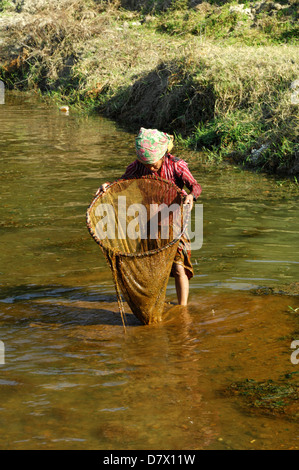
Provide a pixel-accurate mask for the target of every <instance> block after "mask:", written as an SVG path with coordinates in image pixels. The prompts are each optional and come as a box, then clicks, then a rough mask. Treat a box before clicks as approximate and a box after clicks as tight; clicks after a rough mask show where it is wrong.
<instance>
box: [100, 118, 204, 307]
mask: <svg viewBox="0 0 299 470" xmlns="http://www.w3.org/2000/svg"><path fill="white" fill-rule="evenodd" d="M135 146H136V154H137V159H136V160H135V161H134V162H133V163H131V164H130V165H129V166H128V167H127V169H126V171H125V173H124V174H123V175H122V177H121V179H126V178H132V177H135V178H139V177H141V176H144V175H152V174H156V175H158V176H159V177H160V178H163V179H165V180H168V181H171V182H172V183H174V184H175V185H176V186H178V187H179V188H180V189H181V190H182V191H183V194H185V200H184V204H189V205H190V206H191V207H190V210H191V209H192V207H193V202H194V201H195V200H196V199H197V198H198V196H199V195H200V193H201V186H200V185H199V184H198V183H197V181H196V179H195V178H194V177H193V175H192V174H191V172H190V170H189V168H188V165H187V163H186V162H185V161H184V160H181V159H179V158H177V157H174V156H173V155H171V154H170V151H171V149H172V147H173V136H171V135H169V134H166V133H165V132H160V131H158V130H157V129H145V128H143V127H141V129H140V131H139V134H138V136H137V138H136V142H135ZM108 186H109V183H104V184H102V186H101V187H100V188H99V189H98V191H97V194H98V193H99V192H105V191H106V189H107V187H108ZM184 186H186V187H187V188H188V189H189V191H190V193H189V194H187V193H186V191H185V190H184V189H183V188H184ZM171 275H172V276H173V277H174V278H175V286H176V292H177V297H178V303H179V305H187V302H188V296H189V279H191V277H192V276H193V267H192V263H191V251H190V241H189V240H188V239H187V238H186V237H185V236H183V237H182V238H181V240H180V243H179V247H178V250H177V253H176V256H175V259H174V263H173V266H172V271H171Z"/></svg>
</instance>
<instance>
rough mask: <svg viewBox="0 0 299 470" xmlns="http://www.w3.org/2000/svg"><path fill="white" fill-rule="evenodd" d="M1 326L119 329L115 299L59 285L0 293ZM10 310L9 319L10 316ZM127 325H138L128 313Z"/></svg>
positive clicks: (20, 286) (21, 286)
mask: <svg viewBox="0 0 299 470" xmlns="http://www.w3.org/2000/svg"><path fill="white" fill-rule="evenodd" d="M0 310H1V318H2V323H3V321H4V322H5V321H6V320H8V319H10V321H12V322H15V323H20V322H21V323H22V324H28V323H30V322H31V321H32V319H36V318H38V319H39V321H40V322H44V323H45V324H47V323H53V322H56V323H60V324H61V326H69V325H77V326H78V325H82V326H84V325H123V322H122V319H121V316H120V313H119V309H118V304H117V298H116V295H112V294H103V293H97V292H93V291H88V290H84V289H83V288H81V287H80V288H75V287H67V286H62V285H51V286H41V285H19V286H12V287H11V286H10V287H2V288H1V289H0ZM12 310H13V312H14V313H13V316H11V315H10V312H11V311H12ZM126 321H127V324H128V325H130V326H134V325H140V322H139V321H138V320H137V318H136V317H134V316H133V315H132V314H131V313H129V314H127V315H126Z"/></svg>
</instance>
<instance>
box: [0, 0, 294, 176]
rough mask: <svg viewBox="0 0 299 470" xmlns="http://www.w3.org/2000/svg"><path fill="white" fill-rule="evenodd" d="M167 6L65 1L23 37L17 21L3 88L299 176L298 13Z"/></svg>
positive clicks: (2, 64)
mask: <svg viewBox="0 0 299 470" xmlns="http://www.w3.org/2000/svg"><path fill="white" fill-rule="evenodd" d="M162 3H163V2H162ZM162 3H161V2H160V3H159V2H154V4H152V6H151V5H150V2H146V3H143V5H142V8H143V9H141V10H140V11H128V10H124V9H120V8H118V7H117V4H113V3H111V2H110V3H109V5H108V6H107V3H106V4H104V3H99V2H97V3H96V2H92V1H91V0H89V1H88V2H87V1H84V0H79V1H76V2H75V1H69V2H68V3H67V5H66V4H65V5H66V6H64V7H61V5H59V3H57V2H56V3H53V4H46V5H44V8H43V9H42V10H40V11H37V12H36V13H34V14H32V15H31V16H30V17H28V16H27V17H26V21H25V24H24V25H23V26H22V28H20V27H19V26H18V23H17V21H15V19H18V18H19V16H17V17H13V21H11V22H9V15H7V18H8V20H7V21H8V23H7V26H6V27H4V29H3V31H2V37H3V38H4V40H5V47H3V48H2V51H1V60H0V78H1V79H2V80H3V81H4V82H5V84H6V86H7V87H8V88H9V87H11V88H13V87H16V88H21V89H34V90H36V91H39V92H41V93H42V94H44V95H46V96H48V97H49V96H52V97H53V98H55V100H56V101H57V102H59V103H65V104H68V105H69V106H71V107H73V108H74V107H75V108H76V109H81V110H82V112H84V113H94V112H100V113H103V114H105V115H107V116H109V117H111V118H113V119H119V120H121V121H122V123H125V124H126V125H127V126H128V127H129V128H130V129H133V130H137V129H138V128H139V126H140V125H143V126H148V127H157V128H161V129H163V130H165V131H167V132H170V133H172V134H175V135H176V136H177V139H178V141H179V143H180V144H183V145H186V146H188V147H190V148H192V149H196V150H200V151H204V152H206V154H207V155H208V159H209V160H211V161H219V160H223V159H230V160H231V159H233V160H234V161H236V162H238V163H242V164H244V165H246V166H250V167H252V168H255V169H263V170H266V171H270V172H285V173H288V172H291V174H292V175H293V174H294V173H292V171H293V168H296V165H297V163H296V162H298V160H299V149H298V134H299V133H298V105H296V104H292V100H291V95H292V91H291V89H290V85H291V83H292V82H293V81H294V80H296V79H297V78H298V76H299V57H298V48H297V46H296V45H295V42H296V40H297V39H296V37H297V36H296V35H297V33H298V31H297V32H296V28H297V22H296V19H298V18H297V16H296V15H297V13H296V10H295V6H294V5H295V4H294V5H293V4H292V3H290V4H288V5H287V8H282V9H280V10H277V11H275V12H274V13H273V14H271V15H270V14H269V13H267V12H265V11H262V12H260V13H258V14H257V15H255V17H254V18H252V17H251V16H248V15H247V14H246V13H244V12H241V13H240V12H236V11H233V12H232V11H231V7H236V6H237V5H238V4H237V3H236V2H228V3H226V4H224V5H223V6H219V4H218V2H216V1H214V2H210V3H205V2H204V3H201V4H199V5H198V6H197V7H196V8H194V9H190V8H187V3H186V1H185V0H177V1H176V2H173V3H172V5H171V8H169V9H166V11H161V5H162ZM250 5H252V4H250V2H248V3H247V4H246V5H245V6H246V7H248V6H250ZM148 11H150V12H152V14H151V15H148V14H147V12H148ZM153 11H155V12H156V13H155V14H153ZM20 15H21V17H22V14H20ZM16 50H17V52H15V51H16ZM260 149H264V150H263V151H262V152H261V153H260V154H259V153H258V152H259V150H260ZM257 155H258V156H257ZM297 166H298V167H299V165H297Z"/></svg>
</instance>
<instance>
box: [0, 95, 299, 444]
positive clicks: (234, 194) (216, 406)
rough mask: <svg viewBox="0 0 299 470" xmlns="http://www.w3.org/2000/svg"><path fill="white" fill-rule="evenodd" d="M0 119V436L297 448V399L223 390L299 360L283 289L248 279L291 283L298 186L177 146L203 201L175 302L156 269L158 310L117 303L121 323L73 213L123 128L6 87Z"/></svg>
mask: <svg viewBox="0 0 299 470" xmlns="http://www.w3.org/2000/svg"><path fill="white" fill-rule="evenodd" d="M0 124H1V127H0V149H1V154H0V165H1V174H0V179H1V193H0V199H1V205H0V213H1V218H0V237H1V238H0V240H1V260H0V340H1V341H2V343H1V345H2V346H3V347H4V358H3V361H2V362H3V363H2V364H1V365H0V397H1V402H0V420H1V431H0V432H1V441H0V442H1V448H2V449H106V450H110V449H111V450H113V449H119V450H121V449H147V450H149V449H150V450H151V449H156V450H157V449H172V450H181V449H293V448H298V408H296V409H295V408H294V409H293V413H292V416H289V415H286V414H281V413H277V414H276V415H274V416H273V414H267V413H260V412H258V411H256V410H250V409H248V408H247V407H246V406H245V405H244V401H243V399H242V398H241V397H239V396H230V395H227V394H226V393H222V391H223V390H226V389H227V387H229V386H230V384H232V383H234V382H236V381H242V380H246V379H249V380H255V381H265V380H269V379H271V380H273V381H275V380H278V379H279V377H281V375H282V374H286V373H289V374H293V373H298V372H299V364H298V365H296V364H293V363H292V362H291V360H290V357H291V352H292V349H291V342H292V341H293V340H296V339H299V337H296V335H295V333H294V332H296V327H297V332H298V323H297V324H296V321H297V322H298V320H297V317H296V316H295V315H292V314H291V312H292V311H291V308H292V309H295V308H297V307H299V304H298V297H294V296H286V295H256V294H255V293H253V291H252V290H253V289H256V288H258V287H261V286H262V287H272V288H276V289H279V288H280V286H282V285H285V284H291V283H293V282H295V281H297V280H298V267H299V254H298V251H299V250H298V248H299V241H298V240H299V238H298V232H299V218H298V201H299V191H298V186H297V185H296V184H290V183H289V182H288V181H277V180H276V181H275V180H274V179H273V178H268V177H266V176H264V175H262V174H260V175H259V174H252V173H250V172H245V171H242V170H240V169H238V168H234V167H233V166H229V167H224V168H212V167H210V166H209V165H206V164H204V163H200V164H199V163H198V162H197V160H196V158H197V157H198V156H197V155H196V154H195V153H193V152H190V153H189V154H184V158H185V159H186V160H187V161H188V162H189V167H190V169H191V170H192V172H193V174H194V176H195V177H196V178H197V179H198V181H199V182H200V184H201V185H202V188H203V192H202V197H201V198H200V201H199V202H201V203H202V204H203V211H204V222H203V232H204V238H203V246H202V248H201V249H200V250H195V251H193V253H192V260H193V263H194V272H195V275H194V278H193V279H192V281H191V285H190V301H189V305H188V307H187V308H181V307H179V306H176V305H175V303H176V294H175V288H174V282H173V280H172V279H171V280H170V281H169V285H168V288H167V299H166V300H167V302H169V303H168V304H167V305H168V307H167V309H166V312H167V314H166V316H165V320H164V321H163V322H162V323H161V324H159V325H155V326H143V325H141V324H140V323H139V322H138V320H137V319H136V318H135V317H134V316H133V315H132V314H130V311H129V309H128V308H127V310H126V311H127V320H128V327H127V330H126V333H125V332H124V329H123V325H122V321H121V318H120V315H119V312H118V306H117V302H116V296H115V290H114V286H113V281H112V277H111V273H110V270H109V268H108V266H107V264H106V262H105V260H104V258H103V256H102V253H101V252H100V249H99V247H98V246H97V245H96V243H95V242H94V241H93V239H92V238H91V236H90V235H89V233H88V231H87V228H86V223H85V215H86V209H87V207H88V205H89V203H90V202H91V200H92V197H93V195H94V193H95V191H96V189H97V188H98V187H99V185H100V184H101V183H102V182H104V181H113V180H114V179H115V178H117V177H119V176H121V174H122V172H123V170H124V168H125V167H126V166H127V165H128V164H129V163H130V162H131V161H132V160H133V159H134V158H135V157H134V136H133V135H131V134H129V133H127V132H125V131H124V130H123V129H121V128H120V127H119V126H118V125H117V124H115V123H113V122H111V121H109V120H107V119H104V118H102V117H99V116H95V117H85V116H82V115H79V114H76V113H73V112H72V110H71V112H70V114H68V115H67V114H65V113H62V112H60V111H59V109H58V107H57V106H55V105H53V103H50V104H49V103H48V102H45V101H40V100H39V99H38V98H36V97H34V96H32V95H27V94H18V93H7V95H6V101H5V104H4V105H1V106H0ZM174 153H175V152H174ZM290 307H291V308H290ZM297 335H298V333H297ZM296 412H297V420H296V419H294V417H295V418H296Z"/></svg>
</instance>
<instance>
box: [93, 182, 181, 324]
mask: <svg viewBox="0 0 299 470" xmlns="http://www.w3.org/2000/svg"><path fill="white" fill-rule="evenodd" d="M183 199H184V196H183V194H182V191H181V190H180V189H179V188H178V187H177V186H175V185H174V184H173V183H171V182H169V181H166V180H163V179H161V178H159V177H156V176H143V177H141V178H130V179H125V180H118V181H116V182H114V183H112V184H111V185H110V186H109V187H108V188H107V190H106V191H105V193H100V194H99V195H98V196H96V197H95V198H94V200H93V201H92V203H91V204H90V206H89V208H88V210H87V226H88V230H89V232H90V234H91V235H92V237H93V238H94V240H95V241H96V242H97V243H98V244H99V246H100V247H101V250H102V252H103V254H104V256H105V258H106V260H107V262H108V265H109V266H110V268H111V270H112V276H113V280H114V284H115V289H116V294H117V299H118V305H119V310H120V313H121V316H122V320H123V324H124V326H125V313H124V306H123V302H122V295H123V297H124V299H125V300H126V301H127V303H128V305H129V307H130V308H131V310H132V312H133V314H134V315H135V316H136V317H137V318H138V319H139V320H140V321H141V322H142V323H143V324H149V323H157V322H159V321H161V319H162V313H163V310H164V305H165V295H166V288H167V283H168V279H169V275H170V272H171V268H172V264H173V261H174V257H175V254H176V251H177V248H178V244H179V241H180V238H181V236H182V235H183V233H184V231H185V228H186V222H187V221H186V220H184V214H183ZM121 294H122V295H121Z"/></svg>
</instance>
